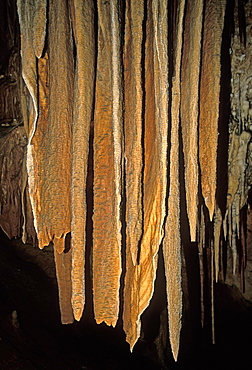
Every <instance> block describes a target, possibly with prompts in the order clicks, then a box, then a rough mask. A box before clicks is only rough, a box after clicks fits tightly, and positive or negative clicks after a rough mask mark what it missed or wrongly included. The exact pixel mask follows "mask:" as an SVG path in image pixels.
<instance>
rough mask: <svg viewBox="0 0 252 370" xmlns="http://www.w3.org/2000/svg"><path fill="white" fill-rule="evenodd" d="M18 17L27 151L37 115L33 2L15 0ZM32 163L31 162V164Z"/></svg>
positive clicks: (28, 164) (28, 163)
mask: <svg viewBox="0 0 252 370" xmlns="http://www.w3.org/2000/svg"><path fill="white" fill-rule="evenodd" d="M17 9H18V17H19V24H20V34H21V56H22V76H23V79H24V81H25V84H26V86H27V88H28V91H29V93H30V96H29V97H27V103H26V104H27V106H26V107H24V110H27V111H29V114H28V123H27V124H28V140H29V141H28V149H27V150H28V153H29V149H31V148H30V143H31V139H32V137H33V135H34V132H35V128H36V121H37V116H38V101H37V68H36V56H35V51H34V48H33V22H32V21H31V20H33V17H34V3H33V2H31V1H29V0H24V1H23V0H17ZM31 165H32V164H31ZM29 167H30V161H29V156H28V159H27V170H28V173H29Z"/></svg>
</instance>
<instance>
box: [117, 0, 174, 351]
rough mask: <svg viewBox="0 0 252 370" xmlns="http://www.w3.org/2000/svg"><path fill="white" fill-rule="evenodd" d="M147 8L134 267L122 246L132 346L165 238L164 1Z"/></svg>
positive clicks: (126, 323) (126, 327)
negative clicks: (140, 214) (139, 228)
mask: <svg viewBox="0 0 252 370" xmlns="http://www.w3.org/2000/svg"><path fill="white" fill-rule="evenodd" d="M147 7H148V14H147V23H146V26H145V27H146V44H145V57H144V60H145V77H144V81H145V93H146V95H145V116H144V174H143V205H144V218H143V221H144V222H143V236H142V239H141V244H140V251H139V261H138V264H137V265H135V266H134V264H133V262H132V261H131V253H130V250H129V246H127V245H126V276H125V292H124V302H125V303H124V317H123V321H124V330H125V332H126V339H127V341H128V342H129V343H130V347H131V349H132V348H133V346H134V344H135V343H136V341H137V339H138V337H139V335H140V316H141V314H142V313H143V311H144V310H145V309H146V307H147V306H148V305H149V302H150V300H151V297H152V294H153V290H154V281H155V278H156V268H157V253H158V249H159V245H160V243H161V240H162V237H163V229H162V228H163V222H164V217H165V194H166V158H167V157H166V156H167V134H168V61H167V54H168V51H167V46H168V45H167V41H168V37H167V34H168V31H167V28H168V17H167V4H165V3H163V2H160V1H149V2H148V4H147ZM126 113H127V112H126ZM126 146H127V142H126ZM133 160H135V159H134V158H133ZM157 173H158V174H159V176H157ZM126 202H127V199H126Z"/></svg>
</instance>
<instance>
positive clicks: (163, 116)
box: [0, 0, 252, 360]
mask: <svg viewBox="0 0 252 370" xmlns="http://www.w3.org/2000/svg"><path fill="white" fill-rule="evenodd" d="M249 5H250V6H251V2H248V3H247V4H246V6H245V7H244V8H242V9H241V5H240V7H239V8H237V9H236V7H234V9H233V10H234V11H232V16H233V15H234V17H235V18H234V19H235V25H236V26H235V33H234V37H233V39H232V40H233V41H232V45H231V49H232V53H233V54H231V73H232V85H231V87H232V97H231V108H232V109H231V110H232V116H231V120H230V127H229V131H230V140H229V141H230V145H229V154H228V155H229V159H228V185H227V202H226V204H225V206H224V207H223V203H222V204H218V200H217V199H216V190H217V189H216V187H217V184H218V186H222V184H221V181H220V179H218V178H217V163H218V131H219V129H218V127H219V126H220V122H219V105H220V104H221V103H222V102H220V88H221V50H222V40H223V29H224V19H225V12H226V1H225V0H222V1H220V0H218V1H217V0H205V1H203V0H197V1H192V0H189V1H187V2H185V1H184V0H179V1H170V2H168V4H167V3H166V2H165V1H162V0H147V1H144V0H140V1H137V0H126V1H122V0H111V1H101V0H98V1H97V2H96V1H93V0H87V1H82V0H71V1H65V0H60V1H56V0H50V1H49V2H48V1H45V0H40V1H35V0H34V1H30V0H24V1H23V0H18V1H17V10H18V20H19V26H20V34H21V47H20V48H21V61H20V56H19V53H18V46H19V42H17V40H15V39H14V38H13V37H14V36H13V35H14V34H15V35H16V36H15V37H16V38H17V35H19V33H18V31H15V32H16V33H15V32H13V33H12V35H9V36H8V37H9V39H10V40H12V42H10V44H9V45H6V46H5V47H6V48H7V49H8V50H10V53H9V57H8V62H7V63H5V64H4V63H2V67H1V68H2V70H1V71H2V72H1V79H0V84H1V87H3V89H1V91H0V104H1V105H0V115H1V116H0V122H1V132H2V133H4V134H2V135H1V137H0V148H1V153H0V163H1V192H0V204H1V214H0V224H1V227H2V229H3V230H4V231H5V233H6V234H7V235H8V236H9V237H10V238H12V237H16V236H21V235H22V239H23V241H24V242H26V241H27V240H29V239H32V240H33V241H35V238H37V241H38V246H39V247H40V248H41V249H42V248H43V247H44V246H46V245H48V244H49V243H53V245H54V258H55V264H56V274H57V280H58V287H59V301H60V310H61V319H62V323H64V324H67V323H72V322H73V321H74V319H76V320H78V321H79V320H80V319H81V317H82V314H83V310H84V307H85V266H86V265H88V268H89V269H90V268H91V271H92V290H93V303H94V318H95V320H96V322H97V323H98V324H99V323H102V322H105V323H106V324H107V325H111V326H113V327H114V326H116V324H117V322H118V319H119V318H122V320H123V328H124V331H125V333H126V340H127V341H128V343H129V344H130V348H131V349H133V347H134V345H135V343H136V342H137V340H138V338H139V336H140V333H141V320H140V317H141V315H142V313H143V312H144V311H145V309H146V308H147V307H148V305H149V303H150V301H151V298H152V296H153V291H154V282H155V279H156V270H157V263H158V252H159V250H160V248H162V252H163V256H164V273H165V277H166V293H167V302H168V304H167V307H168V323H169V336H170V343H171V350H172V353H173V356H174V358H175V360H177V357H178V353H179V341H180V330H181V320H182V277H181V269H182V257H181V249H182V247H183V246H182V242H181V240H182V239H183V238H181V221H180V220H181V218H184V215H182V216H183V217H181V202H182V201H181V194H182V195H183V191H184V190H183V186H184V185H185V201H186V209H185V210H184V211H185V212H186V213H187V215H186V216H185V217H186V218H187V219H188V226H189V230H190V240H191V241H192V242H195V243H197V244H198V250H199V266H200V282H201V286H202V287H201V288H202V289H201V293H202V297H201V310H202V323H203V324H204V319H203V318H204V310H205V307H204V297H203V295H204V294H203V293H204V289H208V288H209V290H210V293H211V301H212V336H213V340H214V315H213V313H214V311H213V307H214V303H213V302H214V280H215V281H216V282H218V279H219V277H220V276H223V266H222V260H221V258H220V249H219V246H220V245H221V246H222V248H223V244H224V239H226V240H227V243H228V248H229V245H230V250H232V264H231V265H232V266H229V267H228V268H229V269H230V270H233V272H235V271H236V270H237V265H238V260H239V261H240V262H239V263H240V265H239V267H240V271H242V276H243V273H244V268H245V265H246V263H245V262H246V261H245V255H246V253H245V252H246V242H245V239H246V236H245V232H244V230H245V229H244V228H245V224H244V222H243V221H242V222H243V223H241V222H240V218H239V212H240V209H241V208H243V207H245V206H246V204H247V197H248V189H249V187H250V178H251V160H250V159H251V158H250V157H251V143H250V137H251V134H250V131H251V117H252V114H251V107H250V105H251V99H252V92H251V91H252V85H251V73H249V72H248V71H249V70H251V68H250V67H251V59H250V58H249V55H250V54H249V50H250V49H251V42H250V40H249V39H248V38H247V40H246V37H245V35H246V34H249V32H250V31H251V18H250V14H249V10H248V9H249ZM229 12H230V10H229ZM241 12H242V14H243V17H242V16H241ZM248 14H249V15H248ZM245 15H246V16H247V18H246V17H245V18H246V19H247V24H246V25H244V23H241V19H242V18H244V16H245ZM245 18H244V19H245ZM238 19H239V20H240V21H239V22H240V23H239V22H238ZM238 24H239V27H238ZM17 25H18V22H17V20H16V23H15V27H16V28H17ZM2 27H3V31H4V32H3V33H5V32H7V31H6V30H5V28H4V26H2ZM6 29H7V27H6ZM239 32H240V38H241V40H242V42H243V43H245V42H246V47H245V46H244V45H243V46H241V44H240V45H239V39H238V34H239ZM11 37H12V39H11ZM244 71H246V72H244ZM237 73H238V74H239V77H237V76H238V75H237ZM6 102H8V104H7V103H6ZM21 126H22V127H21ZM91 126H92V132H91V131H90V128H91ZM4 130H5V131H4ZM90 147H91V148H92V151H90V152H89V148H90ZM91 154H92V155H93V158H91ZM88 158H89V159H91V161H92V160H93V170H92V171H93V173H92V174H88ZM247 158H248V160H247ZM247 163H248V165H247ZM183 164H184V166H183ZM226 164H227V163H226ZM88 176H90V178H92V179H93V180H92V181H91V183H89V182H88ZM181 180H182V181H181ZM183 183H184V185H183ZM223 186H226V184H223ZM87 187H88V188H89V190H90V188H91V189H92V191H93V204H92V212H93V214H92V230H90V229H87V230H86V224H87V204H88V203H89V202H90V200H89V199H87ZM183 196H184V195H183ZM223 219H224V221H223ZM89 221H90V220H89ZM249 222H250V221H249ZM241 225H242V226H241ZM223 229H224V232H223ZM87 233H92V246H91V256H92V258H91V261H90V260H86V258H85V256H86V254H85V253H86V236H87ZM66 238H67V242H66V240H65V239H66ZM90 239H91V238H90V235H88V240H90ZM237 239H241V245H242V250H243V254H242V258H240V259H239V258H237V244H236V240H237ZM88 249H89V250H90V247H89V248H88ZM240 257H241V256H240ZM204 260H205V261H206V262H204ZM204 266H207V270H205V269H204ZM207 275H208V278H209V280H210V281H211V283H210V287H207V286H206V284H205V280H206V279H205V278H206V276H207ZM231 280H232V279H231ZM89 288H90V287H89ZM120 308H121V311H120ZM120 312H121V317H119V316H120Z"/></svg>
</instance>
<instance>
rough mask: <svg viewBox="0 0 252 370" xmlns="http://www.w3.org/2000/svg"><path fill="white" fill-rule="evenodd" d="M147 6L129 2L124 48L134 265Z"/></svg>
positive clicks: (129, 241) (129, 226)
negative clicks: (145, 7)
mask: <svg viewBox="0 0 252 370" xmlns="http://www.w3.org/2000/svg"><path fill="white" fill-rule="evenodd" d="M143 17H144V2H143V1H142V0H140V1H136V0H128V1H127V2H126V26H125V46H124V81H125V85H124V91H125V92H124V99H125V117H124V135H125V173H126V199H127V202H126V224H127V231H126V232H127V241H126V243H127V245H129V249H130V251H131V255H132V261H133V264H134V265H136V263H137V255H138V248H139V243H140V238H141V235H142V227H143V225H142V219H143V209H142V202H143V200H142V170H143V148H142V134H143V122H142V121H143V91H142V74H143V71H142V65H141V64H142V58H143V57H142V48H143V45H142V43H143Z"/></svg>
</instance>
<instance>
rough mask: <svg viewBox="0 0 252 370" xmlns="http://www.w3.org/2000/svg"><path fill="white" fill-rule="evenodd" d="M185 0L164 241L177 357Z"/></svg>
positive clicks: (180, 15) (179, 37)
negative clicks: (181, 88)
mask: <svg viewBox="0 0 252 370" xmlns="http://www.w3.org/2000/svg"><path fill="white" fill-rule="evenodd" d="M184 8H185V1H183V0H182V1H180V2H179V4H178V9H177V14H178V18H177V22H176V23H177V24H176V30H177V32H176V39H175V40H174V50H175V54H174V76H173V80H172V102H171V149H170V173H169V180H170V185H169V192H168V213H167V219H166V224H165V237H164V242H163V252H164V264H165V276H166V291H167V301H168V318H169V334H170V342H171V349H172V353H173V357H174V359H175V360H176V361H177V358H178V352H179V342H180V330H181V317H182V286H181V240H180V201H179V200H180V190H179V113H180V93H181V91H180V70H181V50H182V34H183V19H184Z"/></svg>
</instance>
